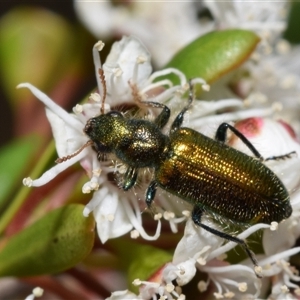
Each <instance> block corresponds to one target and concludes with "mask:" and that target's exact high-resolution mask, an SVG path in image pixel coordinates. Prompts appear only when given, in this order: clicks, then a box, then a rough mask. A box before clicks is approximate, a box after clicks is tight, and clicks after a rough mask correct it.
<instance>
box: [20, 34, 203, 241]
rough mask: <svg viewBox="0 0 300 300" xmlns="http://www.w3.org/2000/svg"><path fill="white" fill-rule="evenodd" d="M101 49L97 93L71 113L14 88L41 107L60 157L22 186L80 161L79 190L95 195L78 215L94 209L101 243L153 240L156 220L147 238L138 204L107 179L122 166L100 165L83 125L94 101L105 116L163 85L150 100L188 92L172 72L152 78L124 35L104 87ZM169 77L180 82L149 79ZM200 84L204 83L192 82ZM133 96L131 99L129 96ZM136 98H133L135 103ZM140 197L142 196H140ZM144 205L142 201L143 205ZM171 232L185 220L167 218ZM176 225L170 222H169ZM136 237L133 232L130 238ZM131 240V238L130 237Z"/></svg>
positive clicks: (139, 50)
mask: <svg viewBox="0 0 300 300" xmlns="http://www.w3.org/2000/svg"><path fill="white" fill-rule="evenodd" d="M102 47H103V45H102V43H101V42H99V43H97V44H96V45H95V46H94V48H93V55H94V60H95V70H96V75H97V79H98V88H99V91H100V95H98V94H93V95H91V97H90V99H89V102H88V103H86V104H83V105H76V106H75V108H74V112H75V114H69V113H67V112H66V111H64V110H63V109H62V108H61V107H59V106H58V105H57V104H55V103H54V102H53V101H52V100H51V99H50V98H49V97H48V96H46V95H45V94H44V93H42V92H41V91H39V90H38V89H37V88H35V87H34V86H32V85H31V84H29V83H22V84H20V85H19V86H18V87H19V88H22V87H26V88H28V89H30V90H31V92H32V93H33V94H34V95H35V96H36V97H37V98H38V99H39V100H40V101H42V102H43V103H44V104H45V106H46V114H47V117H48V119H49V122H50V124H51V127H52V131H53V135H54V138H55V142H56V148H57V153H58V155H59V156H60V157H63V159H60V160H59V162H60V163H58V164H57V165H56V166H54V167H53V168H51V169H50V170H48V171H46V172H45V173H44V174H43V175H42V176H41V177H40V178H38V179H35V180H32V179H31V178H25V179H24V181H23V183H24V184H25V185H27V186H36V187H37V186H41V185H44V184H46V183H47V182H49V181H50V180H52V179H53V178H54V177H55V176H57V175H58V174H59V173H61V172H62V171H64V170H65V169H67V168H68V167H69V166H71V165H73V164H74V163H76V162H80V164H81V165H82V167H83V168H84V169H85V170H86V172H87V174H88V176H89V177H90V180H89V181H88V182H87V183H86V184H84V186H83V188H82V191H83V192H84V193H89V192H91V191H94V194H93V197H92V199H91V201H90V202H89V203H88V204H87V205H86V207H85V210H84V212H83V214H84V215H85V216H87V215H88V214H89V213H90V212H92V211H93V213H94V216H95V219H96V222H97V229H98V233H99V236H100V239H101V241H102V242H103V243H104V242H105V241H107V240H108V239H109V238H115V237H118V236H121V235H123V234H125V233H127V232H129V231H130V230H132V229H134V230H135V232H138V235H140V236H142V237H143V238H145V239H149V240H152V239H157V238H158V236H159V234H160V222H161V221H160V218H157V220H158V226H157V231H156V233H155V235H154V236H149V235H148V234H147V233H146V232H145V230H144V228H143V226H142V218H141V205H140V204H139V203H138V196H137V194H134V193H132V192H128V193H124V192H123V191H122V190H120V189H119V187H118V186H117V185H116V184H115V183H114V182H110V181H108V180H107V174H108V173H110V172H115V173H116V172H117V173H120V174H122V173H123V172H124V171H123V169H122V167H123V166H122V165H119V164H116V163H114V165H112V164H111V162H106V163H100V162H99V160H98V159H97V155H96V152H95V151H94V150H93V149H92V148H91V147H87V146H89V145H90V142H89V139H88V137H87V136H86V135H84V133H83V129H84V127H85V125H86V123H87V121H88V120H89V119H90V118H92V117H94V116H96V115H98V114H99V113H100V106H101V104H100V103H99V99H102V97H105V93H106V104H105V112H106V111H108V110H110V107H111V106H116V105H118V104H124V103H130V102H131V103H133V104H135V105H139V104H140V103H139V101H141V100H144V99H147V97H148V96H147V93H149V92H151V91H152V90H154V89H157V88H161V87H163V86H165V85H167V86H169V88H168V89H161V92H160V93H159V94H158V95H157V96H152V98H151V100H152V101H156V102H163V101H167V100H169V99H174V101H175V100H176V99H179V98H180V97H181V95H182V93H184V91H185V90H186V89H187V88H188V85H187V80H186V78H185V76H184V75H183V74H182V73H181V72H179V71H178V70H175V69H166V70H162V71H159V72H155V73H153V74H151V65H150V55H149V53H148V51H147V50H146V49H145V48H144V47H143V45H142V44H141V43H140V42H139V41H138V40H137V39H135V38H133V37H124V38H123V39H122V40H121V41H120V42H117V43H115V44H114V46H113V47H112V51H111V53H110V54H109V56H108V58H107V61H106V63H105V64H104V65H103V70H104V76H105V78H106V82H107V85H106V88H107V90H106V91H105V89H104V85H103V84H102V82H101V80H103V79H101V76H99V75H98V71H99V69H100V68H101V62H100V59H99V56H98V50H99V49H101V48H102ZM168 73H175V74H176V75H177V76H178V77H179V79H180V85H178V86H173V85H172V83H171V82H170V81H168V80H162V81H158V82H154V83H153V81H154V80H155V79H156V78H157V77H159V76H161V75H165V74H168ZM197 82H200V83H201V84H205V82H204V81H203V80H201V79H199V80H197ZM133 94H134V95H133ZM136 98H138V99H136ZM143 197H144V196H143V195H141V196H140V198H143ZM142 206H144V207H145V203H144V202H142ZM164 216H165V218H169V222H170V224H171V227H172V228H173V231H176V222H178V221H183V220H184V219H185V217H183V218H179V219H176V218H174V216H173V217H171V218H170V216H172V214H169V216H168V217H167V215H166V214H164ZM174 222H175V223H174ZM135 235H136V234H135ZM133 236H134V235H133Z"/></svg>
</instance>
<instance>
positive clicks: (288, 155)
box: [265, 151, 296, 161]
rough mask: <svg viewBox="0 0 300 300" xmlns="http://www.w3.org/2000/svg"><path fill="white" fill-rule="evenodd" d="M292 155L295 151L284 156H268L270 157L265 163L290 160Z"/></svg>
mask: <svg viewBox="0 0 300 300" xmlns="http://www.w3.org/2000/svg"><path fill="white" fill-rule="evenodd" d="M293 154H296V151H292V152H290V153H287V154H284V155H278V156H270V157H267V158H265V161H267V160H279V159H286V158H291V157H292V155H293Z"/></svg>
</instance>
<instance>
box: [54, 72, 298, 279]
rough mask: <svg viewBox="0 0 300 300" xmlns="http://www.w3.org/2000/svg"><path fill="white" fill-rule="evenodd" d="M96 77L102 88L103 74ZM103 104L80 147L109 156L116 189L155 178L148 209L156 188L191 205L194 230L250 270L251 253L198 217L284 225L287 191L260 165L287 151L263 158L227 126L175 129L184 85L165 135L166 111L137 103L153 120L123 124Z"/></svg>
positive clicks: (191, 94)
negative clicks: (223, 244)
mask: <svg viewBox="0 0 300 300" xmlns="http://www.w3.org/2000/svg"><path fill="white" fill-rule="evenodd" d="M99 74H100V76H101V79H102V83H103V86H104V87H105V79H104V75H103V71H102V70H100V71H99ZM105 94H106V88H105V89H104V95H105ZM104 98H105V97H103V100H102V108H101V114H100V115H99V116H97V117H94V118H91V119H89V120H88V121H87V123H86V125H85V128H84V132H85V134H86V135H87V136H88V137H89V138H90V140H89V142H88V143H87V145H93V148H94V150H95V151H96V152H97V156H98V159H99V160H102V159H104V158H105V157H106V155H107V154H109V153H113V154H115V155H116V157H118V158H119V159H120V160H121V161H122V162H123V163H124V164H125V165H126V166H127V171H126V172H125V174H124V180H123V183H122V188H123V190H125V191H127V190H129V189H130V188H132V187H133V186H134V185H135V183H136V181H137V177H138V172H139V170H140V169H141V168H153V169H154V178H153V180H152V181H151V182H150V184H149V186H148V188H147V190H146V196H145V198H146V200H145V201H146V204H147V206H148V208H151V206H152V203H153V200H154V198H155V193H156V190H157V188H158V187H159V188H162V189H163V190H166V191H167V192H169V193H171V194H174V195H176V196H178V197H179V198H181V199H183V200H185V201H187V202H189V203H190V204H192V205H193V210H192V214H191V217H192V220H193V222H194V223H195V224H196V225H197V226H200V227H202V228H203V229H205V230H207V231H208V232H210V233H212V234H215V235H217V236H219V237H221V238H224V239H226V240H228V241H232V242H235V243H237V244H239V245H241V246H242V247H243V249H244V250H245V252H246V253H247V255H248V256H249V258H250V259H251V261H252V262H253V264H254V266H256V267H257V266H258V263H257V260H256V258H255V255H254V253H253V252H252V251H251V250H250V249H249V247H248V245H247V244H246V242H245V241H244V240H242V239H239V238H237V237H235V236H233V235H230V234H228V233H225V232H222V231H219V230H217V229H215V228H212V227H209V226H208V225H206V224H204V223H202V222H201V218H202V216H203V214H208V215H211V216H212V217H213V218H215V219H222V220H223V219H225V220H228V221H230V222H232V223H234V224H240V225H253V224H257V223H267V224H270V223H271V222H273V221H276V222H281V221H282V220H284V219H287V218H288V217H289V216H290V215H291V213H292V207H291V205H290V197H289V193H288V191H287V189H286V188H285V186H284V184H283V183H282V182H281V180H280V179H279V178H278V177H277V176H276V175H275V174H274V173H273V172H272V171H271V170H270V169H269V168H268V167H267V166H266V165H265V164H264V163H263V162H264V161H266V160H271V159H283V158H286V157H290V155H291V154H292V153H294V152H291V153H289V154H286V155H281V156H273V157H269V158H266V159H264V158H263V157H262V156H261V154H260V153H259V152H258V150H257V149H256V148H255V147H254V146H253V145H252V144H251V143H250V141H249V140H248V139H247V138H246V137H245V136H244V135H243V134H242V133H241V132H239V131H238V130H237V129H236V128H235V127H233V126H231V125H230V124H228V123H222V124H221V125H219V127H218V129H217V131H216V134H215V138H214V139H212V138H209V137H207V136H205V135H203V134H201V133H200V132H197V131H195V130H193V129H191V128H186V127H182V123H183V119H184V115H185V113H186V112H187V111H188V109H189V108H190V107H191V105H192V102H193V99H194V91H193V84H192V82H191V81H190V82H189V95H188V103H187V104H186V105H185V106H184V108H183V109H182V110H181V111H180V112H179V114H178V115H177V116H176V118H175V119H174V121H173V123H172V125H171V127H170V131H169V134H168V135H166V134H164V133H162V129H163V128H164V127H165V125H166V124H167V123H168V121H169V118H170V114H171V112H170V109H169V108H168V106H166V105H164V104H162V103H158V102H151V101H140V102H141V103H142V104H143V105H146V106H149V107H154V108H160V109H161V112H160V114H159V115H158V116H157V117H156V118H155V119H154V120H153V121H150V120H145V119H137V118H131V119H128V118H126V117H124V116H123V114H122V113H121V112H119V111H115V110H113V111H110V112H108V113H106V114H105V113H104V108H103V105H104ZM228 130H230V131H231V132H232V133H233V134H235V135H236V136H237V137H238V138H239V139H241V141H242V142H243V143H244V144H245V145H246V146H247V147H248V148H249V149H250V150H251V152H252V153H253V155H254V156H253V157H252V156H248V155H247V154H245V153H242V152H240V151H238V150H236V149H234V148H232V147H230V146H228V145H227V144H226V136H227V131H228ZM83 147H85V146H83ZM83 147H82V149H83ZM79 151H81V149H80V150H79ZM77 153H78V152H77ZM77 153H76V154H77ZM76 154H74V155H76ZM72 156H73V155H71V156H68V157H65V158H61V159H60V161H63V160H66V159H69V158H70V157H72ZM60 161H59V162H60ZM255 269H256V268H255ZM258 273H259V272H256V275H257V276H258V277H260V274H258Z"/></svg>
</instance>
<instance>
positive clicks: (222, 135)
mask: <svg viewBox="0 0 300 300" xmlns="http://www.w3.org/2000/svg"><path fill="white" fill-rule="evenodd" d="M228 129H230V130H231V131H232V132H233V133H234V134H235V135H236V136H237V137H238V138H240V139H241V141H242V142H243V143H244V144H245V145H246V146H247V147H248V148H249V149H250V151H251V152H252V153H253V154H254V155H255V156H256V157H257V158H259V159H260V160H264V158H263V157H262V156H261V154H260V153H259V152H258V151H257V149H256V148H255V147H254V146H253V145H252V144H251V143H250V141H249V140H248V139H247V138H246V137H245V136H244V135H243V134H242V133H241V132H239V131H238V130H237V129H236V128H234V127H233V126H231V125H230V124H228V123H222V124H221V125H220V126H219V127H218V129H217V132H216V136H215V139H216V140H217V141H220V142H222V143H225V141H226V136H227V130H228Z"/></svg>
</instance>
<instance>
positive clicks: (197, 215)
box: [192, 206, 261, 278]
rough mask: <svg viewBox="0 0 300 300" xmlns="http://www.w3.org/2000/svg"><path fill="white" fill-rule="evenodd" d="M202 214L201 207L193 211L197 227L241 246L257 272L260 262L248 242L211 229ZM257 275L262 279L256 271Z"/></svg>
mask: <svg viewBox="0 0 300 300" xmlns="http://www.w3.org/2000/svg"><path fill="white" fill-rule="evenodd" d="M202 214H203V210H202V209H201V208H200V207H197V206H195V207H194V209H193V211H192V220H193V222H194V223H195V224H196V225H197V226H200V227H201V228H203V229H205V230H207V231H208V232H210V233H212V234H214V235H216V236H219V237H220V238H223V239H225V240H228V241H230V242H234V243H236V244H239V245H241V246H242V247H243V249H244V251H245V252H246V254H247V255H248V257H249V258H250V259H251V261H252V263H253V265H254V267H255V268H254V271H255V269H256V267H258V262H257V260H256V258H255V254H254V253H253V252H252V251H251V250H250V249H249V247H248V245H247V244H246V242H245V241H244V240H242V239H239V238H237V237H235V236H232V235H230V234H227V233H225V232H222V231H219V230H217V229H214V228H211V227H209V226H207V225H205V224H203V223H201V217H202ZM255 274H256V276H257V277H258V278H261V275H260V274H258V273H257V272H256V271H255Z"/></svg>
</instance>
